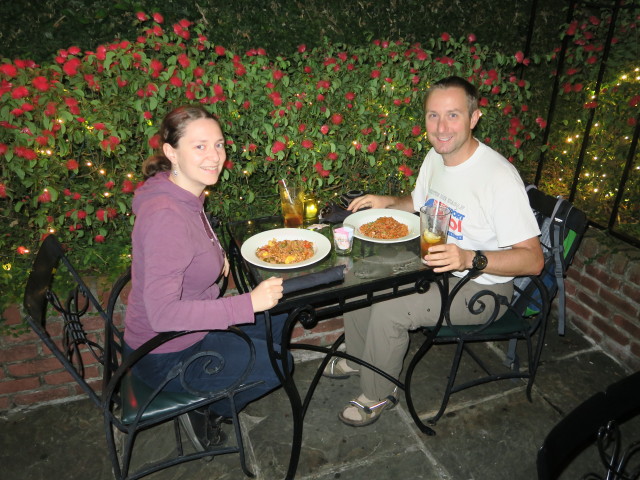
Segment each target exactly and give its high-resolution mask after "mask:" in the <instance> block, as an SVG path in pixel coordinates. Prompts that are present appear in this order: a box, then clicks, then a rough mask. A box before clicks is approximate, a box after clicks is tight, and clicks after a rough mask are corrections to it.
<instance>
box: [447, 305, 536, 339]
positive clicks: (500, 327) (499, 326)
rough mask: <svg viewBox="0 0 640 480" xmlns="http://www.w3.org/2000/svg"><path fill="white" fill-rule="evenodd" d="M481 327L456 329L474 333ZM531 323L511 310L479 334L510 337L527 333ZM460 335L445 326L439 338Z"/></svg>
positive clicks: (464, 326) (461, 331) (470, 326)
mask: <svg viewBox="0 0 640 480" xmlns="http://www.w3.org/2000/svg"><path fill="white" fill-rule="evenodd" d="M479 327H480V325H456V326H455V328H456V329H457V331H458V332H460V333H462V334H465V333H472V332H475V331H476V330H478V328H479ZM530 327H531V323H530V322H529V321H528V320H527V319H526V318H521V317H519V316H518V315H516V314H515V313H514V312H512V311H511V310H508V311H507V312H506V313H505V314H504V315H502V316H501V317H500V318H499V319H497V320H496V321H495V322H493V323H492V324H491V325H489V326H488V327H487V328H485V329H484V330H483V331H482V333H478V334H479V335H483V336H500V335H508V334H512V333H516V332H525V331H527V330H529V328H530ZM455 336H458V333H456V331H454V329H453V328H451V327H448V326H447V325H443V326H442V328H441V329H440V331H439V332H438V337H455Z"/></svg>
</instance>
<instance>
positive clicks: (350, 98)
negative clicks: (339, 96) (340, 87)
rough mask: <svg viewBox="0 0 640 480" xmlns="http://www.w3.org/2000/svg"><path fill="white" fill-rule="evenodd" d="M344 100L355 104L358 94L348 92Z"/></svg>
mask: <svg viewBox="0 0 640 480" xmlns="http://www.w3.org/2000/svg"><path fill="white" fill-rule="evenodd" d="M344 98H346V99H347V100H349V101H350V102H353V101H354V100H355V98H356V94H355V93H353V92H347V93H345V94H344Z"/></svg>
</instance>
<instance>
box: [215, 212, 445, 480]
mask: <svg viewBox="0 0 640 480" xmlns="http://www.w3.org/2000/svg"><path fill="white" fill-rule="evenodd" d="M282 227H283V224H282V219H281V217H263V218H258V219H255V220H247V221H237V222H231V223H228V224H227V231H228V234H229V236H230V241H229V257H230V263H231V272H232V275H233V279H234V281H235V284H236V287H237V288H238V290H239V292H240V293H245V292H248V291H250V290H251V289H252V288H253V287H255V286H256V285H257V284H258V283H260V282H261V281H262V280H264V279H266V278H269V277H273V276H281V277H283V278H284V279H285V281H286V280H287V279H293V278H298V277H303V276H306V275H309V274H314V273H318V272H323V271H325V270H326V269H328V268H332V267H337V266H340V265H344V272H345V274H344V281H341V282H334V283H331V284H326V285H319V286H316V287H314V288H308V289H306V290H301V291H297V292H293V293H290V294H285V296H284V297H283V298H282V300H280V302H279V303H278V304H277V305H276V306H275V307H273V308H272V309H271V310H270V311H268V312H265V316H266V320H267V321H266V328H267V339H268V340H269V354H270V357H271V363H272V365H273V368H274V370H275V371H276V372H277V374H278V376H279V377H280V380H281V382H282V385H283V387H284V389H285V391H286V393H287V396H288V397H289V401H290V403H291V410H292V417H293V440H292V446H291V456H290V460H289V467H288V471H287V476H286V478H287V479H293V478H294V476H295V472H296V469H297V466H298V460H299V457H300V450H301V446H302V428H303V422H304V417H305V415H306V412H307V408H308V406H309V403H310V402H311V398H312V396H313V393H314V391H315V388H316V386H317V384H318V382H319V380H320V378H321V376H322V371H323V370H324V368H325V366H326V365H327V363H328V362H329V361H330V359H331V357H332V356H337V357H342V358H347V359H349V360H352V361H354V362H356V363H358V364H360V365H362V366H364V367H366V368H370V369H372V370H373V371H375V372H377V373H379V374H380V375H382V376H384V377H385V378H387V379H388V380H389V381H391V382H393V383H394V384H395V385H397V386H398V387H399V388H400V389H402V390H404V392H405V398H406V403H407V408H408V410H409V412H410V414H411V416H412V418H413V419H414V421H415V422H416V425H418V426H421V425H422V426H421V430H422V431H423V432H424V433H427V434H431V435H432V434H434V432H433V430H430V429H429V428H428V427H426V426H424V424H422V423H421V422H420V421H419V417H418V414H417V412H416V411H415V409H414V406H413V402H412V400H411V375H412V373H413V367H414V366H415V364H416V363H417V360H419V356H421V355H422V354H423V353H421V351H422V349H420V350H419V351H418V353H416V355H415V357H414V361H413V362H412V364H411V366H410V368H409V369H408V371H407V375H406V377H405V381H404V383H403V382H401V381H400V380H398V379H396V378H393V377H391V376H390V375H388V374H387V373H386V372H384V371H382V370H380V369H378V368H376V367H375V366H373V365H371V364H368V363H366V362H364V361H363V360H361V359H359V358H356V357H353V356H351V355H349V354H348V353H346V352H343V351H339V350H338V348H339V347H340V345H341V344H342V343H343V342H344V334H343V335H341V336H340V338H338V339H337V340H336V341H335V342H334V344H333V345H331V346H319V345H311V344H304V343H291V341H290V340H291V332H292V330H293V328H294V326H295V324H296V323H297V322H300V324H301V325H302V326H303V327H304V328H306V329H313V328H314V327H315V326H316V325H317V324H318V322H320V321H322V320H326V319H330V318H334V317H336V316H340V315H342V314H343V313H344V312H348V311H352V310H356V309H359V308H363V307H365V306H369V305H371V304H373V303H376V302H380V301H383V300H387V299H390V298H396V297H401V296H403V295H409V294H411V293H416V292H418V293H424V292H426V291H427V290H428V289H429V288H438V289H439V290H440V295H441V299H442V305H445V304H446V301H447V294H448V281H447V276H446V275H438V274H434V273H433V272H432V271H431V270H430V269H429V268H427V267H425V266H424V265H423V264H422V262H421V260H420V255H419V252H420V245H419V240H418V239H417V238H416V239H413V240H408V241H405V242H398V243H375V242H369V241H364V240H360V239H358V238H355V239H354V245H353V250H352V252H351V253H350V254H349V255H347V256H340V255H337V254H336V253H335V251H334V249H333V241H332V233H331V228H330V226H328V225H327V226H326V227H325V228H322V229H319V230H317V232H318V233H320V234H322V235H324V236H326V237H327V238H328V239H329V240H330V241H331V245H332V248H331V250H330V253H328V254H327V256H326V257H324V258H323V259H322V260H320V261H318V262H316V263H314V264H312V265H309V266H306V267H301V268H292V269H285V270H273V269H267V268H261V267H259V266H256V265H254V264H252V263H250V262H247V261H246V260H245V259H244V258H243V257H242V255H241V252H240V249H241V246H242V244H243V243H244V242H245V241H246V240H247V239H249V238H251V237H252V236H253V235H256V234H258V233H261V232H264V231H267V230H272V229H277V228H282ZM443 312H444V309H441V312H440V322H439V323H441V322H442V318H443ZM281 313H286V314H288V317H287V320H286V322H285V326H284V329H283V334H282V336H283V338H282V340H281V342H280V345H281V351H280V352H277V351H276V350H275V349H274V348H273V343H272V335H271V315H275V314H281ZM291 349H303V350H312V351H316V352H321V353H324V354H325V357H324V359H323V361H322V362H321V364H320V366H319V367H318V370H317V371H316V374H315V376H314V378H313V380H312V382H311V384H310V386H309V388H308V389H307V392H306V394H305V395H304V400H303V399H302V397H301V393H300V391H299V390H298V388H297V386H296V383H295V381H294V379H293V377H292V375H291V368H290V367H291V366H290V365H289V364H288V363H289V355H288V352H289V350H291ZM278 362H280V363H278ZM280 365H282V367H281V366H280Z"/></svg>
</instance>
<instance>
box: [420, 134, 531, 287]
mask: <svg viewBox="0 0 640 480" xmlns="http://www.w3.org/2000/svg"><path fill="white" fill-rule="evenodd" d="M411 197H412V200H413V206H414V208H415V209H416V211H419V210H420V207H422V206H423V205H426V204H427V203H428V202H429V203H430V202H433V201H440V202H441V203H444V204H445V205H446V206H447V207H449V208H450V209H451V211H452V214H451V221H450V223H449V238H448V240H447V242H448V243H456V244H457V245H458V246H460V248H463V249H465V250H484V251H492V250H493V251H495V250H501V249H506V248H511V245H514V244H516V243H519V242H522V241H524V240H527V239H529V238H531V237H535V236H538V235H540V229H539V228H538V223H537V222H536V219H535V217H534V215H533V212H532V211H531V207H530V206H529V199H528V197H527V193H526V191H525V188H524V184H523V182H522V179H521V178H520V175H519V174H518V171H517V170H516V169H515V167H514V166H513V165H511V163H509V161H508V160H507V159H506V158H504V157H503V156H502V155H500V154H499V153H498V152H496V151H495V150H493V149H492V148H490V147H488V146H486V145H485V144H483V143H481V142H478V148H477V149H476V151H475V152H474V154H473V155H472V156H471V157H469V159H467V160H466V161H465V162H463V163H462V164H460V165H457V166H455V167H447V166H445V165H444V160H443V158H442V156H441V155H440V154H438V153H436V151H435V150H434V149H433V148H432V149H431V150H430V151H429V152H428V153H427V156H426V157H425V159H424V162H423V163H422V166H421V167H420V173H419V174H418V179H417V181H416V186H415V188H414V190H413V192H411ZM465 273H466V272H453V274H454V275H456V276H463V275H464V274H465ZM511 279H512V277H503V276H499V275H492V274H487V273H484V274H482V275H480V276H479V277H477V278H476V279H475V281H476V282H478V283H481V284H494V283H505V282H508V281H509V280H511Z"/></svg>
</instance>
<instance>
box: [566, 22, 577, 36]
mask: <svg viewBox="0 0 640 480" xmlns="http://www.w3.org/2000/svg"><path fill="white" fill-rule="evenodd" d="M577 29H578V21H577V20H574V21H573V22H571V23H570V24H569V27H567V32H566V33H567V35H575V34H576V30H577Z"/></svg>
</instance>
